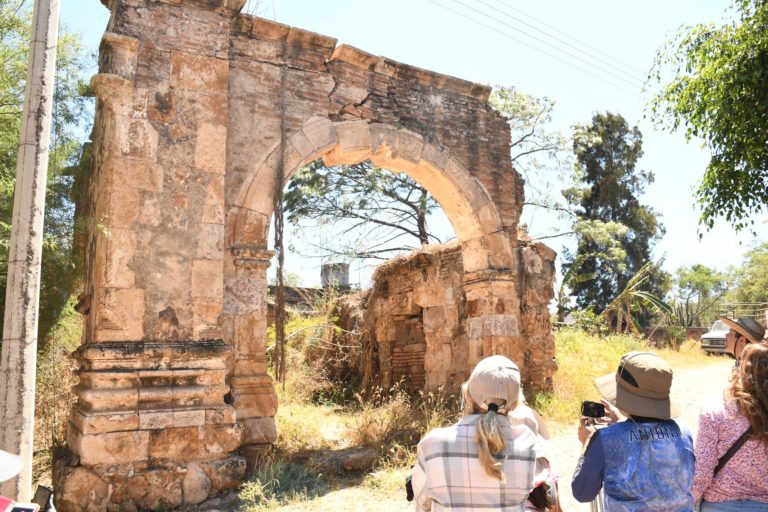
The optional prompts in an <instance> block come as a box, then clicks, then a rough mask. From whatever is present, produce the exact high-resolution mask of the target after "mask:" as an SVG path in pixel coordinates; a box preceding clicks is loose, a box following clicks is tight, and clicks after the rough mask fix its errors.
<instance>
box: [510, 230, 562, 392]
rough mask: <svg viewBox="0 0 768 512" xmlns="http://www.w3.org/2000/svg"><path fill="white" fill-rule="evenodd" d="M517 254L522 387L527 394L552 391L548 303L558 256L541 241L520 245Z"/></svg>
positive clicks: (552, 349)
mask: <svg viewBox="0 0 768 512" xmlns="http://www.w3.org/2000/svg"><path fill="white" fill-rule="evenodd" d="M519 251H520V257H519V261H520V262H521V271H520V275H521V282H522V286H521V296H522V297H521V301H520V319H521V323H522V327H521V329H522V332H523V336H524V337H525V350H524V356H523V364H524V365H525V372H524V376H523V378H524V382H523V384H524V388H525V390H526V392H539V391H551V390H552V376H553V375H554V373H555V371H557V363H556V362H555V336H554V334H553V333H552V322H551V320H550V317H551V313H550V312H549V303H550V302H551V301H552V298H553V297H554V294H555V293H554V287H553V284H554V281H555V258H556V256H557V254H556V253H555V251H553V250H552V249H550V248H549V247H547V246H546V245H544V244H543V243H541V242H529V241H525V242H523V243H521V245H520V246H519Z"/></svg>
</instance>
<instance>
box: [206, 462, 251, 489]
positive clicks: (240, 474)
mask: <svg viewBox="0 0 768 512" xmlns="http://www.w3.org/2000/svg"><path fill="white" fill-rule="evenodd" d="M200 467H201V468H202V469H203V471H205V473H206V474H207V475H208V478H210V479H211V484H212V487H213V489H215V490H217V491H222V490H226V489H234V488H235V487H237V486H238V485H240V483H241V482H242V481H243V478H244V477H245V468H246V462H245V459H244V458H243V457H240V456H239V455H230V456H229V457H227V458H226V459H223V460H218V461H213V462H201V463H200Z"/></svg>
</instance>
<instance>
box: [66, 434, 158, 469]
mask: <svg viewBox="0 0 768 512" xmlns="http://www.w3.org/2000/svg"><path fill="white" fill-rule="evenodd" d="M68 443H69V445H70V448H72V451H74V452H75V453H76V454H78V455H79V456H80V464H82V465H83V466H95V465H97V464H125V463H126V462H142V461H146V460H147V458H148V455H149V432H147V431H144V430H136V431H133V432H107V433H102V434H88V435H84V434H83V435H75V436H74V439H71V442H70V440H68Z"/></svg>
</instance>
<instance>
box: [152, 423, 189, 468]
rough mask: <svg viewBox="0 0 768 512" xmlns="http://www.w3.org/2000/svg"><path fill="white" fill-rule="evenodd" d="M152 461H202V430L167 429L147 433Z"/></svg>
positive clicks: (186, 428)
mask: <svg viewBox="0 0 768 512" xmlns="http://www.w3.org/2000/svg"><path fill="white" fill-rule="evenodd" d="M147 434H148V442H149V444H148V446H149V457H150V460H153V461H154V460H157V461H162V460H166V461H173V462H184V461H193V460H200V459H201V450H200V428H199V427H182V428H166V429H162V430H153V431H149V432H147Z"/></svg>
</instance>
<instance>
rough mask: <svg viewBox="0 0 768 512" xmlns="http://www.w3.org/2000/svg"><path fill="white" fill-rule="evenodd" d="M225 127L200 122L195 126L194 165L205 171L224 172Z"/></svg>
mask: <svg viewBox="0 0 768 512" xmlns="http://www.w3.org/2000/svg"><path fill="white" fill-rule="evenodd" d="M226 149H227V128H226V126H217V125H213V124H209V123H201V124H200V125H199V126H198V128H197V141H196V143H195V167H197V168H198V169H200V170H203V171H205V172H210V173H214V174H224V168H225V166H226V159H227V151H226Z"/></svg>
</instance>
